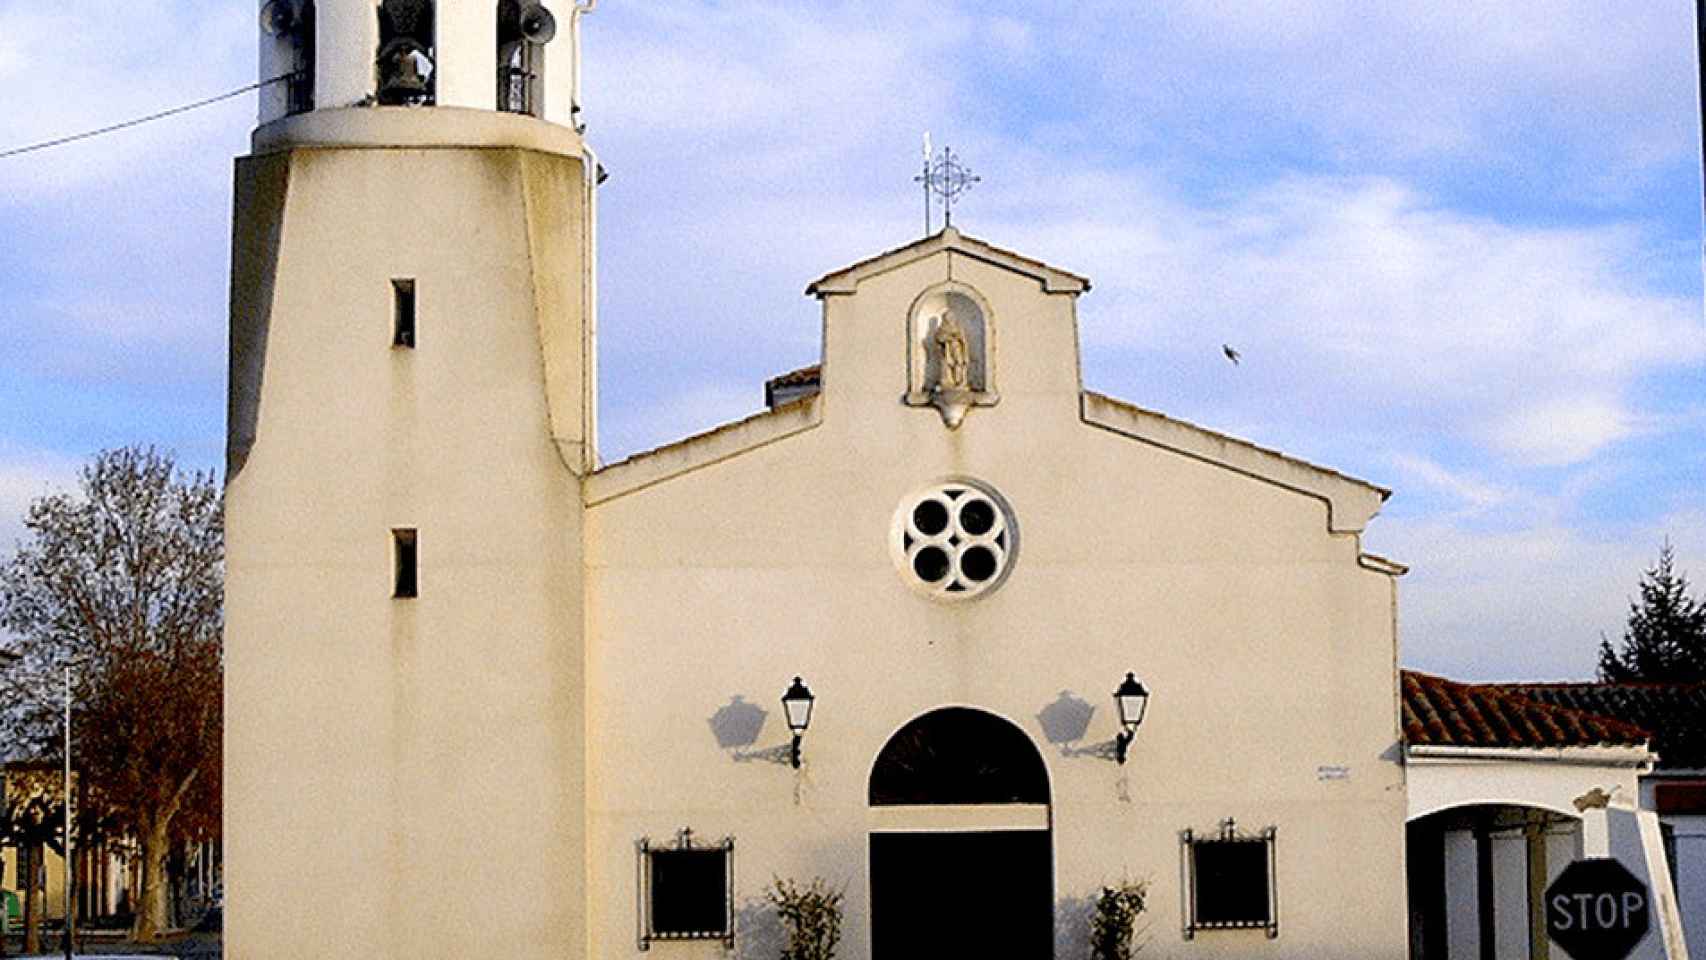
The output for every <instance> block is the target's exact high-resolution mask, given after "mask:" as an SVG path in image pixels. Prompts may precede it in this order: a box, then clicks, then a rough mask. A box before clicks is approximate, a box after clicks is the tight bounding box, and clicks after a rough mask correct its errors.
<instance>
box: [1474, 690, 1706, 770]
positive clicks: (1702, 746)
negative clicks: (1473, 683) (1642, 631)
mask: <svg viewBox="0 0 1706 960" xmlns="http://www.w3.org/2000/svg"><path fill="white" fill-rule="evenodd" d="M1499 686H1500V687H1501V688H1503V689H1506V690H1510V691H1513V692H1515V693H1518V694H1521V695H1522V696H1525V697H1527V698H1529V699H1530V700H1535V701H1538V702H1540V703H1548V704H1552V705H1553V706H1558V707H1568V708H1569V709H1572V710H1581V711H1585V712H1588V713H1596V714H1599V715H1600V716H1604V717H1611V718H1614V719H1617V720H1621V721H1623V722H1625V723H1632V724H1634V725H1636V726H1638V727H1642V728H1645V729H1647V730H1651V731H1652V732H1653V752H1655V753H1657V754H1658V755H1659V769H1661V770H1666V769H1670V770H1676V769H1688V770H1699V769H1706V683H1503V684H1499Z"/></svg>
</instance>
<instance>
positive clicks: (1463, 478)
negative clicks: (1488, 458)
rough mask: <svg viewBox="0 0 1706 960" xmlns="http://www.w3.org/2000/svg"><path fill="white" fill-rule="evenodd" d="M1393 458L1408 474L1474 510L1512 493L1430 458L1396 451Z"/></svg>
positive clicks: (1489, 505)
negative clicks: (1448, 467) (1446, 466)
mask: <svg viewBox="0 0 1706 960" xmlns="http://www.w3.org/2000/svg"><path fill="white" fill-rule="evenodd" d="M1392 461H1393V464H1394V466H1396V467H1397V468H1398V469H1399V470H1400V471H1401V472H1402V473H1403V474H1405V475H1406V476H1408V477H1410V478H1413V479H1415V480H1417V481H1418V482H1420V483H1423V484H1426V485H1428V486H1429V487H1432V488H1433V489H1436V490H1439V491H1442V492H1444V493H1446V494H1448V495H1449V496H1451V497H1453V498H1454V499H1456V500H1458V501H1460V502H1461V503H1462V504H1463V505H1464V506H1466V507H1468V508H1470V509H1473V510H1484V509H1486V508H1488V507H1495V506H1498V505H1499V504H1501V503H1504V502H1505V501H1506V500H1508V499H1509V498H1510V496H1511V492H1510V491H1509V490H1506V489H1505V488H1504V487H1501V486H1499V485H1497V484H1494V483H1489V482H1488V481H1486V480H1483V479H1481V478H1479V477H1476V476H1474V475H1473V474H1471V473H1470V472H1468V471H1454V470H1448V469H1447V468H1445V467H1443V466H1441V465H1440V464H1438V463H1435V462H1434V461H1432V460H1430V459H1428V458H1427V457H1422V456H1417V455H1414V454H1405V453H1400V454H1395V455H1394V456H1393V458H1392Z"/></svg>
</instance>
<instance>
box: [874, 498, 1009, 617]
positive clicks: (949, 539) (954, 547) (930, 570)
mask: <svg viewBox="0 0 1706 960" xmlns="http://www.w3.org/2000/svg"><path fill="white" fill-rule="evenodd" d="M893 545H894V547H895V560H896V562H897V563H899V564H900V565H901V573H902V575H903V576H905V577H906V579H907V580H908V582H910V583H911V584H912V585H913V587H914V588H916V589H918V590H921V591H923V592H925V593H927V594H929V595H931V596H935V597H938V598H940V599H945V600H958V599H969V598H971V597H974V596H977V595H978V594H980V593H983V592H985V591H987V590H990V589H992V588H994V587H995V586H996V585H998V584H999V583H1000V582H1001V580H1002V579H1003V577H1004V576H1005V575H1006V573H1007V569H1008V568H1009V567H1010V566H1011V565H1012V560H1013V555H1014V551H1015V548H1016V546H1017V542H1016V530H1015V527H1014V523H1013V519H1012V516H1011V514H1010V512H1009V511H1008V509H1007V507H1006V505H1005V503H1004V502H1003V501H1002V500H1001V498H1000V497H999V495H997V494H996V493H995V492H994V491H991V490H986V489H984V488H982V487H980V486H977V485H974V484H971V483H968V482H950V483H943V484H938V485H936V486H933V487H930V488H928V489H926V490H924V491H922V492H920V493H917V494H914V495H913V496H911V497H909V498H907V500H906V501H905V502H904V503H902V504H901V507H900V510H899V511H897V512H896V514H895V527H894V542H893Z"/></svg>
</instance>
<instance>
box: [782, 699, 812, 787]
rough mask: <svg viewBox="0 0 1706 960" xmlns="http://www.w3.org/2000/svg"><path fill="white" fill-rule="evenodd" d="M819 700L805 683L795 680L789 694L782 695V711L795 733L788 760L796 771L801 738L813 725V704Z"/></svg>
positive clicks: (789, 727)
mask: <svg viewBox="0 0 1706 960" xmlns="http://www.w3.org/2000/svg"><path fill="white" fill-rule="evenodd" d="M816 700H817V698H816V697H814V696H812V692H811V691H810V690H808V689H806V684H805V681H803V680H801V679H800V678H799V677H795V678H794V685H793V686H791V687H789V688H788V692H787V693H784V694H782V710H783V711H784V712H786V713H787V715H788V729H789V730H792V731H794V747H793V750H792V751H791V752H790V753H789V755H788V759H789V760H790V761H791V762H792V763H793V764H794V769H796V770H798V769H799V768H800V738H801V737H803V736H805V733H806V728H807V727H809V726H811V725H812V703H814V702H815V701H816Z"/></svg>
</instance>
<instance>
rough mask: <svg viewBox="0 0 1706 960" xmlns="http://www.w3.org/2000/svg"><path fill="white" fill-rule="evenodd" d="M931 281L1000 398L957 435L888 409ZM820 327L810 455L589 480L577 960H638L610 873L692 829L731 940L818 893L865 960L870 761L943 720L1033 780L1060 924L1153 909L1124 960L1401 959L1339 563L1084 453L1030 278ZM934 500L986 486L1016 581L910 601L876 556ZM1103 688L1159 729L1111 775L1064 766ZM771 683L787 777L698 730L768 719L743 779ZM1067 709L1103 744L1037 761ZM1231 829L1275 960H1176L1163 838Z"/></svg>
mask: <svg viewBox="0 0 1706 960" xmlns="http://www.w3.org/2000/svg"><path fill="white" fill-rule="evenodd" d="M950 274H951V278H952V279H953V280H956V281H960V282H963V283H967V284H970V285H972V286H973V287H974V288H975V289H977V290H978V291H979V292H980V293H981V294H982V295H983V296H984V298H986V299H987V301H988V302H989V303H990V304H991V306H992V309H993V313H994V317H993V318H992V322H993V324H994V325H996V327H997V329H998V337H999V344H1000V348H999V349H1000V353H999V359H998V363H999V365H1000V367H999V370H998V371H997V377H996V379H997V383H998V386H999V390H1000V394H1001V400H1000V403H999V405H997V406H995V407H992V408H979V409H975V410H973V411H972V412H971V413H970V414H969V415H968V417H967V419H966V422H965V424H964V425H963V426H962V427H961V428H960V429H959V430H958V431H953V432H950V431H948V430H946V429H945V428H944V427H943V424H942V420H941V419H940V418H939V417H938V415H937V413H936V411H934V410H932V409H928V408H909V407H905V406H903V405H901V403H900V398H901V396H902V395H903V394H904V393H905V392H906V388H907V373H906V341H905V337H906V333H905V330H906V325H905V324H906V314H907V309H908V307H909V305H910V304H911V303H912V302H913V301H914V299H915V298H916V297H918V296H919V295H920V294H921V293H923V292H924V291H925V290H927V289H928V288H930V287H931V286H933V285H935V284H938V283H941V282H943V281H945V280H948V279H950ZM825 316H826V333H825V338H826V346H825V363H824V374H823V376H824V391H823V395H822V397H821V398H820V399H818V400H814V401H808V403H810V404H813V405H815V409H816V410H817V411H818V412H820V413H821V420H822V422H821V425H820V426H817V427H816V428H815V429H807V430H805V431H804V432H800V433H797V434H795V435H793V436H791V437H789V438H787V439H785V440H782V441H780V442H775V443H771V444H769V445H765V446H762V447H759V448H757V449H752V450H751V451H750V452H746V453H744V454H741V455H739V456H734V457H732V458H725V459H715V458H707V459H708V460H712V461H713V462H707V463H705V464H704V465H703V466H702V467H701V468H699V469H696V470H692V471H690V472H687V473H684V474H681V475H679V476H676V477H674V478H672V479H664V480H662V481H661V482H655V483H652V484H651V485H649V486H641V487H639V488H638V489H633V490H631V491H624V489H623V485H622V483H621V482H619V480H618V479H608V480H606V478H604V477H599V478H595V480H596V481H601V483H595V484H594V485H593V487H596V488H597V489H598V490H599V491H603V492H600V493H597V495H595V496H594V498H593V499H594V503H593V504H592V506H591V507H590V510H589V513H588V517H587V524H588V525H587V578H588V579H587V603H588V620H587V623H588V643H589V673H588V677H589V689H588V697H589V728H590V729H591V730H593V731H596V733H595V734H594V735H593V736H592V738H591V752H590V767H589V783H590V785H591V786H590V791H589V799H588V803H589V808H590V817H591V830H592V833H591V840H590V853H589V863H590V869H591V877H592V887H591V889H592V890H593V891H595V896H594V897H593V898H592V901H591V917H590V919H591V923H592V936H593V944H594V955H596V956H599V957H618V956H634V955H637V954H638V951H637V947H636V945H635V925H636V917H635V909H636V908H635V895H636V891H635V889H634V886H635V853H634V844H635V841H636V840H637V839H638V838H640V837H641V836H650V837H652V838H653V839H654V840H657V839H667V838H668V837H669V836H671V835H672V834H673V832H674V831H675V830H677V829H679V828H681V827H692V828H693V829H694V830H695V832H696V833H697V834H698V835H699V836H701V837H706V838H712V837H720V836H722V835H725V834H730V835H733V836H735V837H736V838H737V840H738V843H739V848H738V850H737V854H736V870H737V882H738V898H739V902H740V905H741V909H742V910H743V912H745V915H746V918H747V920H748V922H749V923H750V922H754V921H756V920H757V919H758V918H759V917H760V916H761V915H762V912H763V911H762V908H761V907H760V906H759V905H758V903H757V901H758V898H759V897H760V894H761V891H762V888H763V887H764V886H765V884H766V883H767V882H768V881H769V879H770V877H771V876H772V874H779V875H783V876H793V877H796V878H801V879H805V878H809V877H811V876H814V875H818V876H823V877H825V878H827V879H828V880H830V881H831V882H832V883H835V884H838V885H844V886H845V888H846V891H847V909H848V922H847V929H846V935H847V939H846V941H845V944H844V947H843V952H842V954H841V955H842V956H845V957H848V958H855V960H857V958H862V957H865V956H867V955H868V950H869V947H868V933H869V927H868V916H867V904H868V902H869V900H868V896H869V892H868V890H867V887H866V880H865V871H866V856H867V855H866V844H867V836H868V833H867V831H868V828H869V826H870V824H871V823H872V814H871V812H870V810H869V809H868V808H867V806H866V787H867V778H868V776H869V773H870V769H871V764H872V761H873V759H874V758H875V756H876V754H877V752H878V751H879V750H880V749H881V748H882V746H883V744H884V742H885V741H886V739H887V738H888V737H889V735H890V734H891V733H892V732H894V731H895V730H896V729H897V728H898V727H900V726H901V725H902V724H904V723H905V722H907V721H908V720H909V719H911V718H913V717H915V716H917V715H919V714H921V713H924V712H926V711H929V710H932V709H935V708H937V707H940V706H944V705H952V704H959V705H968V706H975V707H978V708H981V709H984V710H988V711H990V712H993V713H995V714H997V715H1000V716H1003V717H1005V718H1007V719H1009V720H1011V721H1012V722H1013V723H1015V724H1017V725H1018V726H1019V727H1020V728H1022V729H1023V730H1025V731H1026V733H1027V734H1028V735H1029V736H1031V737H1032V738H1033V740H1035V741H1036V742H1037V744H1038V746H1039V747H1040V748H1041V749H1042V750H1043V754H1044V757H1045V759H1046V762H1047V764H1048V768H1049V775H1050V778H1051V782H1052V791H1053V806H1052V811H1051V815H1052V819H1053V823H1054V833H1053V843H1054V850H1055V895H1056V899H1057V904H1058V905H1060V906H1061V907H1062V912H1063V914H1064V912H1065V911H1066V908H1069V907H1070V906H1071V905H1072V902H1073V901H1074V900H1076V899H1077V898H1083V897H1088V896H1091V895H1093V894H1094V892H1095V891H1096V889H1097V888H1098V886H1099V885H1100V884H1102V883H1103V882H1106V881H1109V880H1113V879H1118V878H1119V877H1121V876H1122V875H1123V876H1129V877H1133V878H1137V879H1147V880H1149V881H1150V882H1151V891H1152V899H1151V901H1150V912H1149V915H1148V917H1149V924H1150V929H1151V936H1152V939H1151V941H1150V944H1149V946H1148V947H1146V949H1145V956H1154V957H1174V956H1191V957H1220V956H1303V955H1308V956H1312V957H1322V958H1333V957H1399V956H1402V955H1403V952H1404V949H1405V942H1406V941H1405V916H1406V914H1405V899H1404V880H1403V876H1404V874H1403V835H1404V833H1403V824H1404V818H1405V800H1404V782H1403V771H1402V769H1401V767H1400V766H1399V764H1398V763H1397V752H1396V750H1395V744H1396V742H1397V739H1398V729H1397V713H1398V708H1397V703H1396V685H1395V681H1394V661H1395V654H1396V649H1395V637H1394V634H1393V623H1394V621H1393V590H1392V582H1391V579H1390V577H1388V576H1387V575H1385V574H1381V573H1376V572H1372V571H1370V570H1368V569H1365V568H1364V567H1361V566H1359V563H1358V560H1359V555H1358V543H1357V538H1356V537H1355V536H1354V535H1348V534H1347V535H1331V534H1329V533H1328V527H1327V509H1326V504H1325V503H1324V502H1323V501H1322V500H1321V499H1318V498H1316V497H1311V496H1305V495H1302V494H1299V493H1297V492H1295V491H1293V490H1289V489H1284V488H1282V487H1280V486H1277V485H1275V484H1273V483H1270V482H1265V481H1263V480H1261V479H1257V478H1256V477H1253V476H1251V475H1249V474H1248V473H1239V472H1235V471H1233V470H1229V469H1226V468H1225V467H1222V466H1217V465H1214V464H1210V463H1205V462H1203V461H1201V460H1200V459H1196V458H1193V457H1187V456H1182V455H1180V454H1178V453H1176V452H1172V451H1169V450H1166V449H1161V448H1158V447H1156V446H1153V445H1149V444H1144V443H1140V442H1137V441H1135V440H1132V439H1129V438H1126V437H1122V436H1118V435H1115V434H1113V433H1110V432H1108V431H1105V430H1100V429H1096V428H1093V427H1090V426H1087V425H1086V424H1084V423H1083V422H1081V419H1080V402H1081V401H1080V385H1079V381H1078V375H1077V359H1076V358H1077V339H1076V338H1077V332H1076V329H1075V320H1074V301H1073V298H1072V297H1071V296H1070V295H1067V294H1053V295H1047V294H1044V293H1043V292H1042V290H1041V287H1040V285H1039V282H1038V280H1037V279H1036V278H1034V277H1030V276H1023V275H1020V274H1017V273H1014V272H1013V271H1011V270H1010V269H1007V268H1006V267H1002V266H996V265H994V264H992V263H989V262H986V261H985V260H982V259H978V258H974V257H971V256H966V255H963V254H961V253H948V252H940V253H937V254H935V255H932V256H929V257H927V258H925V259H922V260H919V261H915V262H911V263H906V264H902V265H898V266H895V267H893V268H892V269H884V270H882V271H881V272H878V273H877V274H875V275H873V276H869V277H866V278H864V279H863V280H862V282H860V283H859V285H858V287H857V293H856V294H855V295H852V296H842V295H834V296H830V297H829V298H828V300H827V302H826V314H825ZM705 442H706V443H713V442H717V441H716V439H715V438H713V439H712V440H711V441H705ZM644 469H646V465H645V464H644V463H643V462H642V463H640V464H630V465H627V466H624V467H618V468H615V471H614V473H616V474H617V475H618V476H619V475H620V474H621V472H622V471H630V472H638V471H641V470H644ZM947 477H971V478H975V479H977V480H980V481H982V482H984V483H987V484H989V485H991V486H992V487H994V488H995V489H996V490H997V491H999V492H1000V493H1001V494H1002V495H1003V496H1004V497H1006V498H1007V499H1008V501H1010V503H1011V504H1012V506H1013V508H1014V511H1015V513H1016V517H1017V521H1018V523H1019V525H1020V527H1021V536H1022V546H1021V549H1020V555H1019V557H1018V559H1017V561H1016V567H1015V569H1014V570H1013V573H1012V575H1011V577H1010V579H1009V580H1008V581H1007V582H1006V583H1005V584H1004V585H1003V586H1002V587H1001V588H1000V589H999V590H997V591H995V592H994V593H993V594H991V595H988V596H986V597H985V598H983V599H980V600H977V601H974V602H970V603H962V604H955V605H945V604H941V603H938V602H934V601H931V600H929V599H926V598H924V597H921V596H919V595H918V594H917V593H915V592H914V591H912V590H911V589H909V588H908V587H907V585H906V584H905V583H904V582H903V581H902V579H901V577H900V575H899V574H898V573H897V572H896V569H895V565H894V563H893V562H892V560H891V558H890V554H889V546H888V538H889V530H890V524H891V521H892V518H893V516H894V513H895V510H896V508H897V507H898V506H899V505H900V503H901V499H902V497H903V496H905V495H906V494H907V493H908V492H910V491H912V490H914V489H916V488H918V487H919V486H920V485H922V484H926V483H929V482H931V481H934V480H938V479H941V478H947ZM601 484H602V485H601ZM589 489H592V488H591V487H589ZM601 497H602V498H603V499H600V498H601ZM1127 670H1135V671H1137V672H1138V673H1139V674H1140V676H1142V677H1143V678H1144V680H1145V681H1146V682H1147V683H1148V684H1149V686H1150V688H1151V689H1152V690H1153V691H1154V700H1153V702H1152V705H1151V708H1150V713H1149V717H1148V719H1147V720H1146V722H1145V723H1144V726H1143V728H1142V729H1141V730H1140V731H1139V733H1138V735H1137V739H1136V742H1135V743H1134V744H1133V747H1132V755H1131V759H1130V762H1129V764H1128V765H1126V766H1124V767H1121V766H1118V765H1116V764H1114V763H1113V762H1111V761H1109V760H1107V759H1101V758H1097V757H1094V756H1087V755H1084V752H1085V748H1088V747H1092V746H1093V745H1095V744H1097V743H1105V742H1106V741H1108V740H1110V739H1111V738H1112V737H1113V735H1114V733H1115V728H1116V721H1115V719H1114V716H1113V704H1112V699H1111V691H1112V689H1113V687H1114V686H1115V685H1116V684H1117V683H1118V682H1119V680H1120V678H1121V677H1122V676H1123V675H1124V673H1125V671H1127ZM796 673H797V674H801V675H803V676H804V677H805V678H806V680H807V682H808V683H809V684H810V685H811V687H812V689H813V690H814V692H816V694H817V695H818V705H817V710H816V713H815V714H814V718H813V722H812V727H811V730H810V732H809V734H808V735H807V737H806V742H805V754H806V757H807V764H806V769H805V770H804V771H803V772H802V773H800V774H796V773H795V772H794V771H793V770H791V769H790V768H788V767H787V766H786V765H776V764H772V763H764V762H751V761H742V760H741V759H740V757H739V756H738V755H737V754H736V753H735V752H732V751H729V750H724V749H721V748H720V747H719V745H718V742H717V740H716V738H715V737H714V735H713V731H712V729H711V727H710V725H709V720H710V718H711V717H712V715H713V714H714V713H715V712H716V711H717V710H718V709H719V708H721V707H724V706H726V705H728V704H730V703H731V702H733V701H735V700H737V699H738V700H743V701H745V702H747V703H751V704H756V705H758V706H759V707H761V708H762V709H764V710H766V711H767V712H768V714H769V716H768V717H767V720H766V723H765V726H764V729H763V734H762V736H760V737H759V738H758V740H757V741H756V742H755V743H754V744H753V746H752V748H751V749H762V748H766V747H773V746H777V745H780V744H784V743H786V741H787V730H786V727H785V724H784V723H783V719H782V717H781V716H780V707H779V704H778V703H777V697H778V696H779V695H780V694H781V692H782V690H783V689H784V687H785V686H786V685H787V682H788V681H789V680H790V679H791V678H792V677H793V675H795V674H796ZM1063 692H1064V693H1065V694H1066V695H1070V696H1071V697H1075V698H1078V699H1081V700H1083V701H1085V702H1087V703H1088V704H1089V705H1090V706H1092V707H1093V708H1094V710H1095V713H1094V715H1093V720H1092V723H1091V725H1090V728H1089V730H1088V732H1087V734H1086V736H1085V737H1084V738H1083V739H1082V740H1081V741H1079V742H1076V743H1069V744H1051V743H1049V742H1048V741H1047V734H1046V732H1045V730H1044V729H1043V727H1042V724H1041V722H1040V721H1039V719H1038V715H1039V713H1040V712H1041V711H1043V710H1044V709H1045V708H1046V707H1048V706H1049V705H1050V704H1051V703H1053V702H1055V701H1056V700H1057V699H1058V698H1060V697H1061V696H1063ZM1326 766H1334V767H1346V768H1348V770H1349V776H1348V778H1346V779H1335V780H1324V779H1320V778H1319V777H1318V769H1319V768H1321V767H1326ZM1226 817H1234V818H1236V819H1237V821H1238V822H1239V824H1240V825H1242V826H1243V827H1245V828H1249V829H1255V828H1260V827H1264V826H1269V825H1273V826H1276V827H1277V828H1278V831H1279V833H1278V837H1279V840H1278V870H1279V879H1278V891H1279V901H1280V924H1281V935H1280V937H1279V939H1278V940H1274V941H1269V940H1267V939H1265V938H1264V937H1263V936H1262V934H1260V933H1259V932H1257V933H1250V932H1220V933H1200V934H1198V936H1197V938H1196V939H1195V940H1193V941H1190V942H1188V943H1187V942H1184V941H1183V940H1182V938H1181V935H1180V931H1179V917H1180V894H1181V891H1180V881H1179V863H1180V850H1179V840H1178V833H1179V831H1180V830H1182V829H1185V828H1194V829H1197V830H1212V829H1213V828H1214V827H1215V825H1216V824H1217V823H1218V822H1219V821H1220V820H1222V819H1223V818H1226ZM1062 941H1063V942H1071V936H1070V935H1068V934H1063V935H1062ZM653 953H654V955H656V956H661V957H677V956H679V957H688V956H710V955H713V954H714V953H715V951H713V950H709V949H697V950H696V949H695V948H694V947H691V946H678V945H661V946H659V947H655V948H654V951H653ZM753 955H756V954H753ZM1064 955H1065V954H1063V956H1064Z"/></svg>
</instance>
